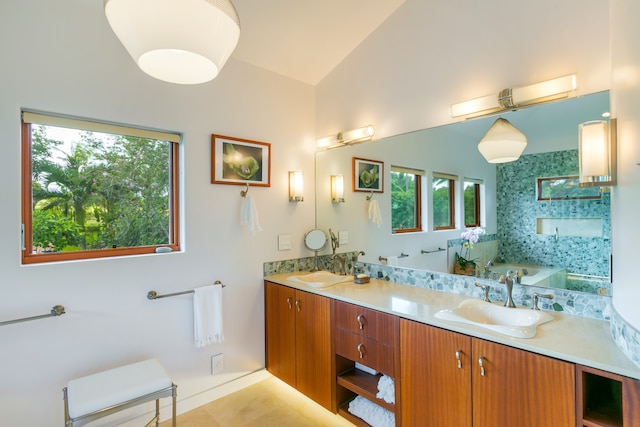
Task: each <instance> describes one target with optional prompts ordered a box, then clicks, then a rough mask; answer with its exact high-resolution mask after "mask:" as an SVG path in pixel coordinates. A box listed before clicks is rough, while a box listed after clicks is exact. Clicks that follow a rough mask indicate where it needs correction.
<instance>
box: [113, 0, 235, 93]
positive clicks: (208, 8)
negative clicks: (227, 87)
mask: <svg viewBox="0 0 640 427" xmlns="http://www.w3.org/2000/svg"><path fill="white" fill-rule="evenodd" d="M104 13H105V15H106V17H107V20H108V21H109V25H110V26H111V28H112V29H113V32H114V33H116V36H117V37H118V39H120V42H121V43H122V44H123V45H124V47H125V48H126V49H127V52H129V55H131V57H132V58H133V60H134V61H135V62H136V64H138V67H140V69H142V71H144V72H145V73H147V74H149V75H150V76H151V77H154V78H156V79H159V80H163V81H166V82H169V83H179V84H198V83H204V82H207V81H209V80H212V79H213V78H215V77H216V76H217V75H218V73H219V72H220V70H221V69H222V67H223V66H224V64H225V63H226V62H227V60H228V59H229V57H230V56H231V52H233V50H234V49H235V48H236V45H237V44H238V39H239V38H240V20H239V18H238V13H237V12H236V9H235V8H234V6H233V4H232V3H231V1H230V0H217V1H203V0H163V1H156V0H104Z"/></svg>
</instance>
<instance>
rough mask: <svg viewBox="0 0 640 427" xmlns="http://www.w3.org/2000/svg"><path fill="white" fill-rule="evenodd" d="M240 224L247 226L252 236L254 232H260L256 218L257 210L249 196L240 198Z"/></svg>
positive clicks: (260, 228) (258, 221)
mask: <svg viewBox="0 0 640 427" xmlns="http://www.w3.org/2000/svg"><path fill="white" fill-rule="evenodd" d="M240 224H246V225H247V226H249V230H250V231H251V234H253V235H254V236H255V235H256V232H260V231H262V227H260V219H259V218H258V209H257V208H256V204H255V202H254V201H253V197H251V196H249V195H247V196H245V197H243V198H242V204H241V205H240Z"/></svg>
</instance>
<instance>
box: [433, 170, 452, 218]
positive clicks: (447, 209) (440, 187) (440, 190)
mask: <svg viewBox="0 0 640 427" xmlns="http://www.w3.org/2000/svg"><path fill="white" fill-rule="evenodd" d="M457 179H458V177H457V176H455V175H449V174H444V173H437V172H434V173H433V180H432V202H433V203H432V208H433V229H434V230H450V229H453V228H455V187H456V185H455V184H456V180H457Z"/></svg>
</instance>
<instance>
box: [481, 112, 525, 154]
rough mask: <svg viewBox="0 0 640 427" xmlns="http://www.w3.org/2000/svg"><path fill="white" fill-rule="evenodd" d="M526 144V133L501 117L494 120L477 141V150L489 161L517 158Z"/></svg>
mask: <svg viewBox="0 0 640 427" xmlns="http://www.w3.org/2000/svg"><path fill="white" fill-rule="evenodd" d="M526 146H527V137H526V135H525V134H523V133H522V132H520V131H519V130H518V129H517V128H516V127H515V126H513V125H512V124H511V123H509V121H508V120H506V119H503V118H499V119H498V120H496V121H495V122H494V123H493V125H491V127H490V128H489V130H488V131H487V133H485V134H484V136H483V137H482V139H481V140H480V142H478V150H479V151H480V153H481V154H482V155H483V156H484V158H485V159H487V162H489V163H506V162H513V161H514V160H518V158H519V157H520V155H521V154H522V152H523V151H524V149H525V147H526Z"/></svg>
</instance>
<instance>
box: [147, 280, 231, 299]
mask: <svg viewBox="0 0 640 427" xmlns="http://www.w3.org/2000/svg"><path fill="white" fill-rule="evenodd" d="M213 284H214V285H220V286H222V287H223V288H225V287H226V285H224V284H223V283H222V282H221V281H220V280H216V281H215V282H214V283H213ZM193 293H195V291H194V290H193V289H191V290H190V291H183V292H175V293H172V294H164V295H158V293H157V292H156V291H149V292H148V293H147V299H152V300H153V299H160V298H168V297H175V296H177V295H186V294H193Z"/></svg>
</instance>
